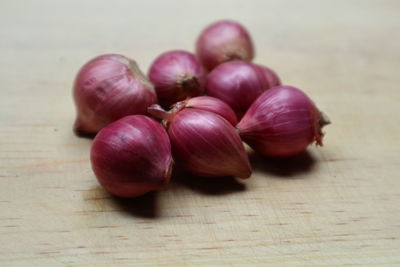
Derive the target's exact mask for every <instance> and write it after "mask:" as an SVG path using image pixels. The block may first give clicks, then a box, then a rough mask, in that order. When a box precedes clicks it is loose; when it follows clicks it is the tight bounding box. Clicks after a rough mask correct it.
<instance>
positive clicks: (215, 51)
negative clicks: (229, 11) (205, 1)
mask: <svg viewBox="0 0 400 267" xmlns="http://www.w3.org/2000/svg"><path fill="white" fill-rule="evenodd" d="M196 53H197V56H198V57H199V59H200V61H201V63H202V64H203V66H204V67H205V68H206V69H207V70H209V71H210V70H212V69H213V68H215V67H216V66H217V65H219V64H221V63H223V62H226V61H230V60H235V59H239V60H246V61H251V60H252V59H253V57H254V48H253V43H252V41H251V38H250V34H249V33H248V32H247V30H246V29H245V28H244V27H243V26H242V25H241V24H239V23H237V22H235V21H230V20H221V21H217V22H215V23H213V24H211V25H209V26H208V27H206V28H205V29H204V30H203V31H202V32H201V34H200V36H199V38H198V39H197V43H196Z"/></svg>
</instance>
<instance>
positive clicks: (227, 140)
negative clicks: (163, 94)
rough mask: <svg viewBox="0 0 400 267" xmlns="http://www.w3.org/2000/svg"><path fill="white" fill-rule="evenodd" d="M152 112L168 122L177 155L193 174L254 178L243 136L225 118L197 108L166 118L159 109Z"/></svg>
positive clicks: (180, 161)
mask: <svg viewBox="0 0 400 267" xmlns="http://www.w3.org/2000/svg"><path fill="white" fill-rule="evenodd" d="M149 112H150V113H152V114H153V115H155V116H157V117H159V118H162V119H165V120H166V121H167V122H166V123H165V124H166V125H167V130H168V134H169V137H170V140H171V145H172V151H173V155H174V157H175V158H176V160H177V162H178V163H181V164H182V165H183V166H184V167H185V169H186V170H188V171H189V172H191V173H193V174H195V175H199V176H205V177H219V176H238V177H240V178H247V177H249V176H250V175H251V166H250V163H249V159H248V156H247V153H246V151H245V148H244V146H243V143H242V141H241V140H240V137H239V134H238V133H237V131H236V129H235V128H234V127H233V126H232V125H231V124H230V123H229V122H228V121H227V120H225V119H224V118H223V117H221V116H219V115H217V114H215V113H213V112H210V111H206V110H201V109H197V108H182V109H180V110H174V113H167V112H165V111H164V114H163V113H162V110H161V107H159V106H158V105H153V106H151V107H150V108H149Z"/></svg>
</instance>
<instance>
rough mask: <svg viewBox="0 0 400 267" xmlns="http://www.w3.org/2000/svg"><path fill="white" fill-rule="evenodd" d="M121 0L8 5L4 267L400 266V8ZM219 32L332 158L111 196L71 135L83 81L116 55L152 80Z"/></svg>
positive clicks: (318, 156)
mask: <svg viewBox="0 0 400 267" xmlns="http://www.w3.org/2000/svg"><path fill="white" fill-rule="evenodd" d="M81 2H82V3H81ZM113 2H115V3H113V4H111V2H110V1H104V2H99V1H94V0H92V1H84V3H83V1H50V0H46V1H36V2H33V1H32V2H31V1H11V0H9V1H5V0H3V1H1V3H0V51H1V52H0V53H1V54H0V55H1V56H0V68H1V69H0V83H1V88H0V101H1V102H0V266H133V265H137V266H145V265H149V266H220V265H254V266H262V265H264V266H266V265H271V266H370V265H372V266H384V265H385V266H386V265H392V266H399V265H400V168H399V165H400V123H399V118H400V115H399V113H400V108H399V103H400V88H399V81H400V80H399V69H400V51H399V48H400V34H399V32H400V15H399V13H400V2H399V1H397V0H394V1H268V2H266V1H261V0H260V1H231V0H226V1H211V0H210V1H177V0H175V1H142V2H134V1H113ZM219 18H233V19H236V20H239V21H241V22H242V23H243V24H245V25H246V26H247V27H248V29H249V30H250V31H251V34H252V36H253V39H254V41H255V43H256V48H257V57H256V60H255V61H256V62H259V63H264V64H266V65H268V66H270V67H272V68H274V69H275V70H276V71H277V72H278V73H279V74H280V76H281V77H282V79H283V81H284V83H285V84H290V85H295V86H298V87H299V88H302V89H303V90H304V91H306V92H307V93H308V94H309V95H310V96H311V97H312V98H313V99H314V100H315V101H316V103H318V106H319V107H320V108H321V109H322V110H324V111H325V112H326V113H327V114H329V116H330V118H331V120H332V121H333V124H332V125H330V126H329V127H327V128H326V133H327V135H326V138H325V146H324V147H323V148H315V147H310V148H309V149H308V152H307V153H306V154H304V155H302V156H300V157H298V158H295V159H292V160H288V161H283V162H274V161H271V160H266V159H262V158H259V157H257V156H254V155H252V156H251V160H252V163H253V166H254V173H253V176H252V178H251V179H249V180H246V181H237V180H234V179H222V180H217V179H215V180H194V181H186V180H185V179H175V181H174V183H173V184H172V185H171V188H170V190H168V191H164V192H160V193H158V194H150V195H147V196H145V197H142V198H138V199H134V200H126V201H121V200H117V199H115V198H112V197H110V196H109V195H108V194H107V193H106V192H104V191H103V190H102V189H101V188H100V187H99V185H98V183H97V181H96V179H95V177H94V175H93V173H92V171H91V168H90V162H89V160H88V158H89V148H90V144H91V140H89V139H82V138H77V137H76V136H74V134H73V133H72V130H71V127H72V123H73V120H74V116H75V110H74V106H73V102H72V98H71V85H72V82H73V79H74V76H75V74H76V72H77V70H78V69H79V67H80V66H81V65H82V64H83V63H84V62H85V61H87V60H88V59H90V58H92V57H94V56H96V55H98V54H102V53H108V52H116V53H121V54H125V55H127V56H130V57H132V58H134V59H136V60H137V61H138V62H139V64H140V66H141V67H142V69H143V70H145V71H146V70H147V69H148V66H149V64H150V63H151V61H152V60H153V59H154V57H156V56H157V55H158V54H159V53H161V52H163V51H165V50H168V49H175V48H181V49H187V50H193V46H194V41H195V39H196V36H197V34H198V33H199V31H200V30H201V29H202V28H203V27H204V26H205V25H206V24H208V23H210V22H212V21H214V20H216V19H219Z"/></svg>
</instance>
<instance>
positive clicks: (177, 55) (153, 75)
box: [149, 50, 205, 107]
mask: <svg viewBox="0 0 400 267" xmlns="http://www.w3.org/2000/svg"><path fill="white" fill-rule="evenodd" d="M149 79H150V81H151V82H152V83H153V84H154V87H155V89H156V92H157V96H158V100H159V103H160V104H161V105H163V106H165V107H169V106H170V105H171V104H174V103H176V102H178V101H181V100H184V99H185V98H187V97H193V96H198V95H202V94H203V93H204V84H205V73H204V70H203V67H202V66H201V63H200V62H199V60H198V59H197V58H196V56H195V55H193V54H192V53H189V52H186V51H182V50H173V51H169V52H165V53H163V54H161V55H160V56H159V57H158V58H156V59H155V60H154V62H153V63H152V65H151V67H150V70H149Z"/></svg>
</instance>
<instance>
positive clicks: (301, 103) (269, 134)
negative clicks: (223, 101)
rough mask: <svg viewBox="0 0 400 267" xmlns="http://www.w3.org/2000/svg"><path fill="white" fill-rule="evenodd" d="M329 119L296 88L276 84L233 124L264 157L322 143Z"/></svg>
mask: <svg viewBox="0 0 400 267" xmlns="http://www.w3.org/2000/svg"><path fill="white" fill-rule="evenodd" d="M328 123H329V122H328V121H327V120H326V118H325V117H323V116H322V114H321V113H320V111H319V110H318V109H317V108H316V106H315V104H314V103H313V102H312V100H311V99H310V98H309V97H308V96H307V95H306V94H305V93H304V92H302V91H301V90H300V89H297V88H295V87H291V86H277V87H273V88H271V89H269V90H267V91H266V92H265V93H263V94H262V95H261V96H260V97H259V98H258V99H257V100H256V101H255V102H254V103H253V104H252V105H251V107H250V108H249V110H248V111H247V113H246V114H245V115H244V117H243V118H242V119H241V121H240V122H239V124H238V125H237V129H238V130H239V133H240V136H241V137H242V140H243V141H245V142H246V143H247V144H248V145H250V146H251V147H252V148H253V149H254V150H255V151H257V152H259V153H261V154H263V155H265V156H268V157H278V158H284V157H290V156H294V155H297V154H299V153H301V152H302V151H304V150H305V149H306V147H307V146H308V145H309V144H311V143H312V142H314V141H315V142H316V144H317V145H322V137H323V133H322V131H321V127H322V126H324V125H325V124H328Z"/></svg>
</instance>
